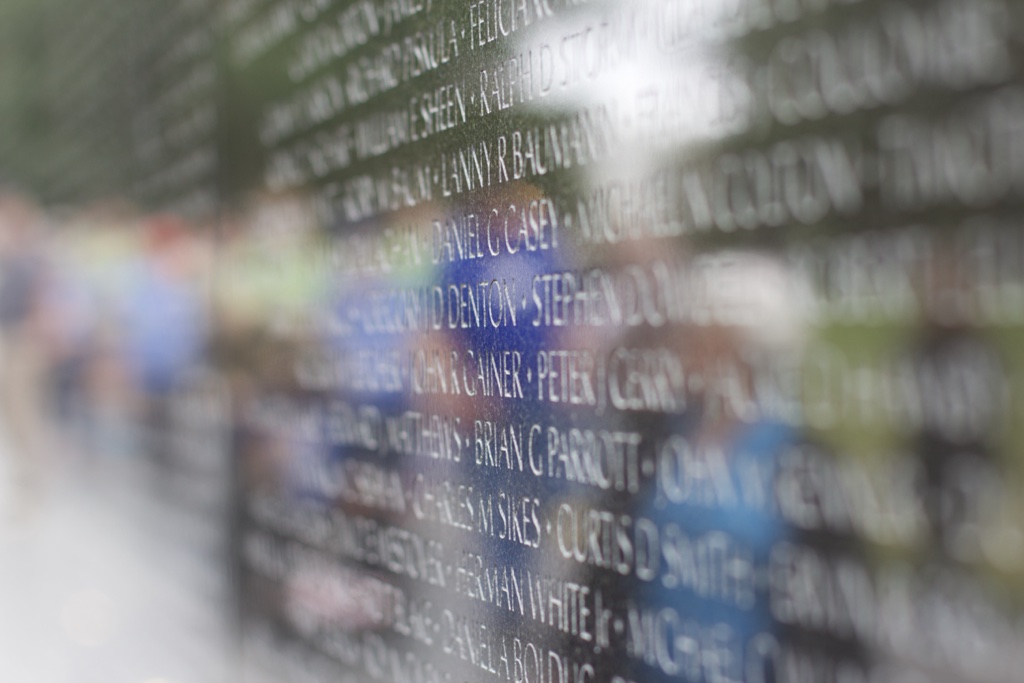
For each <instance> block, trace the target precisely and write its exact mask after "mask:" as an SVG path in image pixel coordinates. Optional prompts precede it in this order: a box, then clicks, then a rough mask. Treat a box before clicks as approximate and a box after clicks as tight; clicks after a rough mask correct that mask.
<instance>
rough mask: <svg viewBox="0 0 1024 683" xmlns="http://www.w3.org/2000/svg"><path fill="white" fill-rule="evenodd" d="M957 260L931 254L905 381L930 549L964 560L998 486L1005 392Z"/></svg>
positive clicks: (1001, 367) (945, 253) (1002, 373)
mask: <svg viewBox="0 0 1024 683" xmlns="http://www.w3.org/2000/svg"><path fill="white" fill-rule="evenodd" d="M959 258H960V257H959V256H958V255H957V254H956V253H954V252H952V251H951V250H949V249H941V248H940V249H938V250H937V251H936V252H935V253H934V254H932V257H931V259H930V262H929V263H928V268H929V273H928V274H929V276H930V277H929V278H928V284H927V285H925V283H924V281H923V280H922V281H921V282H918V285H919V289H920V291H919V298H920V300H921V302H922V304H923V306H922V307H923V311H922V312H923V314H924V320H923V321H922V322H923V324H922V326H921V329H920V330H919V331H918V333H917V335H916V337H915V339H914V341H913V342H912V345H911V348H910V349H909V367H910V373H911V376H910V377H909V378H908V379H910V380H911V381H912V383H913V386H914V388H915V390H916V393H917V395H918V397H919V399H918V406H917V409H916V410H910V411H909V412H908V414H909V415H910V416H911V418H912V420H913V421H914V423H915V424H914V434H913V448H914V451H915V453H916V455H917V457H918V460H919V462H920V463H921V469H922V481H921V487H920V488H921V490H920V495H921V497H922V502H923V504H924V510H925V514H926V516H927V519H928V524H929V528H930V533H931V538H930V539H929V540H930V542H931V547H930V549H929V550H930V554H931V556H932V557H935V558H942V559H945V560H949V559H954V560H967V559H969V558H970V556H971V554H973V553H976V552H977V550H978V547H977V543H978V542H979V535H978V534H977V533H975V531H976V530H977V526H976V524H977V522H978V516H979V514H980V511H979V508H980V506H981V505H982V502H983V500H984V498H985V497H987V496H990V495H992V494H993V492H994V491H996V490H997V488H998V487H997V486H995V485H994V484H995V482H997V481H998V479H999V476H1000V475H999V472H998V466H999V463H998V461H997V458H996V453H995V445H994V443H993V442H994V440H995V438H996V437H997V434H998V430H997V427H998V421H999V419H1000V418H1001V417H1002V416H1003V415H1004V414H1005V412H1004V411H1005V397H1006V396H1007V394H1008V388H1007V386H1006V384H1005V377H1006V376H1007V375H1006V369H1005V364H1004V362H1003V360H1002V359H1001V358H1000V357H999V355H998V353H997V352H996V351H995V349H994V347H993V345H992V343H991V342H990V341H988V340H987V339H986V338H985V337H984V336H983V335H982V334H981V333H980V332H979V331H978V330H977V329H975V328H973V327H971V326H970V325H968V324H966V323H965V322H964V321H963V313H964V311H962V310H959V309H958V302H959V301H960V300H961V297H960V290H961V289H962V288H963V287H964V285H965V282H964V278H965V272H964V267H963V264H962V262H961V261H960V260H959ZM921 275H922V276H923V273H922V274H921Z"/></svg>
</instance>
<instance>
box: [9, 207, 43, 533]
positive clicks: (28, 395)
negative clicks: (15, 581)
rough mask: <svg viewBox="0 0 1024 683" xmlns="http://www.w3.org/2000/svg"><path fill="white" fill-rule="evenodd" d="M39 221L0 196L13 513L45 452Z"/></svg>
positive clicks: (26, 500)
mask: <svg viewBox="0 0 1024 683" xmlns="http://www.w3.org/2000/svg"><path fill="white" fill-rule="evenodd" d="M39 220H40V218H39V216H37V214H36V211H35V209H34V208H33V207H32V206H31V205H30V204H29V203H28V202H27V201H26V200H24V199H21V198H19V197H17V196H14V195H7V196H2V195H0V240H2V245H0V331H2V335H3V336H2V350H0V352H2V354H3V356H2V357H3V369H2V373H0V409H2V410H3V416H4V422H5V424H4V427H5V428H6V429H7V433H8V437H9V440H10V452H11V453H10V454H11V461H12V464H13V472H12V474H13V481H12V484H13V486H14V505H15V514H18V515H24V514H27V513H28V512H30V509H31V507H32V505H33V504H34V503H35V501H36V499H37V497H38V494H39V489H40V488H41V486H42V484H43V476H44V471H45V462H44V458H45V457H46V456H47V453H46V447H45V444H44V441H45V438H46V427H45V424H44V420H45V417H44V415H45V413H44V403H45V395H44V386H45V383H46V370H47V362H48V359H47V353H46V349H47V345H46V343H45V342H46V341H47V334H46V330H47V319H46V318H47V311H46V308H45V296H44V294H45V292H44V289H45V268H44V259H43V255H42V250H41V248H40V245H39V239H40V238H39V234H38V229H39Z"/></svg>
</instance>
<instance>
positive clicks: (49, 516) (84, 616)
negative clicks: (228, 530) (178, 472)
mask: <svg viewBox="0 0 1024 683" xmlns="http://www.w3.org/2000/svg"><path fill="white" fill-rule="evenodd" d="M0 449H3V451H9V449H10V446H9V444H8V443H7V441H6V439H4V438H3V434H2V433H0ZM7 454H8V453H7V452H3V453H2V455H3V456H6V455H7ZM62 457H64V458H65V459H66V461H65V462H63V463H61V464H60V465H59V466H58V467H55V468H54V469H53V471H52V473H51V476H50V477H49V481H48V484H47V486H46V489H45V491H44V492H43V493H42V495H41V496H40V497H39V499H38V500H37V502H36V505H35V506H34V509H33V510H32V511H31V513H30V514H29V516H28V517H27V518H20V517H18V516H16V515H13V514H12V513H11V508H10V506H9V505H8V503H9V502H10V500H9V497H10V493H9V492H10V487H9V486H8V484H9V482H10V476H11V474H10V459H9V458H7V457H0V510H2V511H3V515H2V517H0V643H2V644H3V645H2V649H0V681H5V682H8V681H9V682H14V683H20V682H25V683H51V682H52V683H64V682H68V683H71V682H74V683H158V682H159V683H221V682H225V681H234V680H236V678H235V677H234V676H233V672H234V670H235V669H234V666H233V662H232V657H233V653H234V647H233V644H232V641H231V638H230V636H229V633H230V628H229V627H230V610H229V607H228V606H229V600H228V595H229V591H228V573H227V571H225V567H226V564H225V560H224V553H225V552H226V550H225V544H224V538H223V535H222V534H223V528H222V527H221V526H220V525H218V524H216V523H211V520H210V519H209V518H208V515H203V514H202V513H199V512H190V511H189V508H188V507H187V506H183V505H181V504H180V503H176V502H175V501H176V500H177V497H176V496H175V495H174V492H173V491H171V490H168V489H166V488H163V489H162V487H161V485H160V483H159V479H158V477H156V476H155V475H154V472H153V468H152V466H151V465H150V464H148V463H147V461H145V460H143V459H141V458H138V457H133V456H131V455H129V454H119V455H108V456H105V457H102V458H92V459H86V458H85V457H84V456H75V455H73V454H64V456H62Z"/></svg>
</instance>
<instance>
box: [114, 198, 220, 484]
mask: <svg viewBox="0 0 1024 683" xmlns="http://www.w3.org/2000/svg"><path fill="white" fill-rule="evenodd" d="M193 247H194V244H193V243H192V240H191V239H190V235H189V233H188V229H187V227H186V225H185V224H184V222H183V221H182V220H181V219H180V218H178V217H176V216H171V215H159V216H154V217H151V218H150V219H148V221H147V224H146V233H145V237H144V247H143V249H144V250H143V253H142V255H141V257H140V259H139V260H138V262H137V263H135V264H134V265H133V267H132V268H131V270H130V273H129V276H128V292H127V299H126V300H125V302H124V311H123V313H124V323H125V349H124V350H125V354H126V357H125V360H126V365H127V368H128V371H129V375H130V377H131V379H132V381H133V384H134V388H135V389H136V390H137V391H138V393H139V395H140V399H141V401H140V403H141V406H142V423H143V432H144V433H143V449H144V450H145V452H146V454H147V455H148V456H149V457H150V458H151V460H153V461H154V462H155V464H156V465H157V473H158V475H159V476H167V475H173V474H174V472H173V453H172V438H173V425H172V411H171V401H172V399H173V397H174V394H175V392H176V391H177V390H179V389H180V388H182V386H183V383H184V381H185V378H186V376H187V374H188V371H189V370H191V369H193V368H195V367H196V365H197V364H198V362H199V361H200V360H201V359H202V355H203V352H204V349H205V341H206V321H205V309H204V306H203V301H202V298H201V296H200V294H199V292H198V291H196V286H195V282H194V281H195V273H194V270H195V268H194V266H195V258H194V257H195V249H194V248H193Z"/></svg>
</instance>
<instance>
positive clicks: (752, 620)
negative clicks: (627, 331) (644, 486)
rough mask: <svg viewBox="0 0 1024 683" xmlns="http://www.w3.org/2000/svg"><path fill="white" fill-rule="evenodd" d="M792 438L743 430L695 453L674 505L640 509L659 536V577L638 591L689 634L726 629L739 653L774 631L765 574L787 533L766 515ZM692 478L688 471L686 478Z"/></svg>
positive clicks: (780, 428) (780, 430)
mask: <svg viewBox="0 0 1024 683" xmlns="http://www.w3.org/2000/svg"><path fill="white" fill-rule="evenodd" d="M796 438H797V434H796V432H795V431H794V430H793V429H792V428H790V427H788V426H786V425H783V424H780V423H773V422H759V423H755V424H752V425H747V426H745V427H743V428H742V429H741V430H740V431H739V432H738V433H737V434H736V436H735V438H734V439H732V440H731V441H730V442H729V443H727V444H724V448H723V449H722V451H721V452H719V453H714V452H712V451H708V452H707V453H696V454H694V452H693V451H692V450H691V451H690V453H691V454H693V455H692V457H693V458H694V461H693V463H690V464H696V463H699V465H698V466H697V468H695V470H694V471H697V470H699V471H700V472H701V473H700V474H699V475H695V478H692V479H688V480H684V481H685V483H684V484H683V485H681V487H680V488H679V489H677V490H676V491H674V492H673V493H674V494H675V495H674V496H673V498H674V501H675V502H671V501H668V502H666V501H662V502H661V503H660V504H659V503H655V502H654V501H650V502H649V503H648V505H647V506H646V508H643V509H641V511H640V517H642V518H646V519H648V520H650V521H652V522H654V525H655V526H656V527H657V528H658V529H659V530H660V536H661V537H660V539H659V540H660V545H661V549H662V560H661V561H662V566H661V571H660V572H659V574H660V576H659V577H658V578H655V579H654V580H653V581H652V582H651V583H650V584H647V585H646V586H645V587H643V588H642V589H641V591H640V595H639V596H638V597H640V599H641V600H642V602H643V603H644V604H646V605H648V606H656V607H658V608H659V609H660V608H663V607H671V608H673V609H674V610H675V612H676V613H677V614H678V617H679V619H680V621H681V622H682V623H685V624H688V625H689V626H690V627H691V628H692V629H693V631H694V632H695V633H696V632H700V631H702V630H705V631H706V630H707V629H712V628H721V627H722V626H725V627H728V629H729V633H730V636H729V637H730V638H731V639H735V642H737V643H741V644H743V646H744V647H745V646H746V644H747V643H749V641H750V640H751V639H752V638H754V636H756V635H757V634H758V633H761V632H765V631H770V630H771V629H772V618H771V614H770V611H769V605H768V598H767V590H766V589H767V575H768V565H769V558H770V554H771V550H772V548H773V546H774V545H775V544H776V543H777V542H779V541H781V540H783V539H784V538H785V537H786V535H787V534H786V528H785V526H784V524H783V523H782V521H781V520H779V519H778V518H777V517H776V516H775V515H774V514H773V509H772V505H773V503H772V496H773V490H774V480H775V473H776V469H777V462H778V458H779V456H780V455H781V454H782V452H783V451H784V450H785V448H786V446H787V445H790V444H792V443H794V441H795V439H796ZM691 474H692V472H691Z"/></svg>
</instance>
